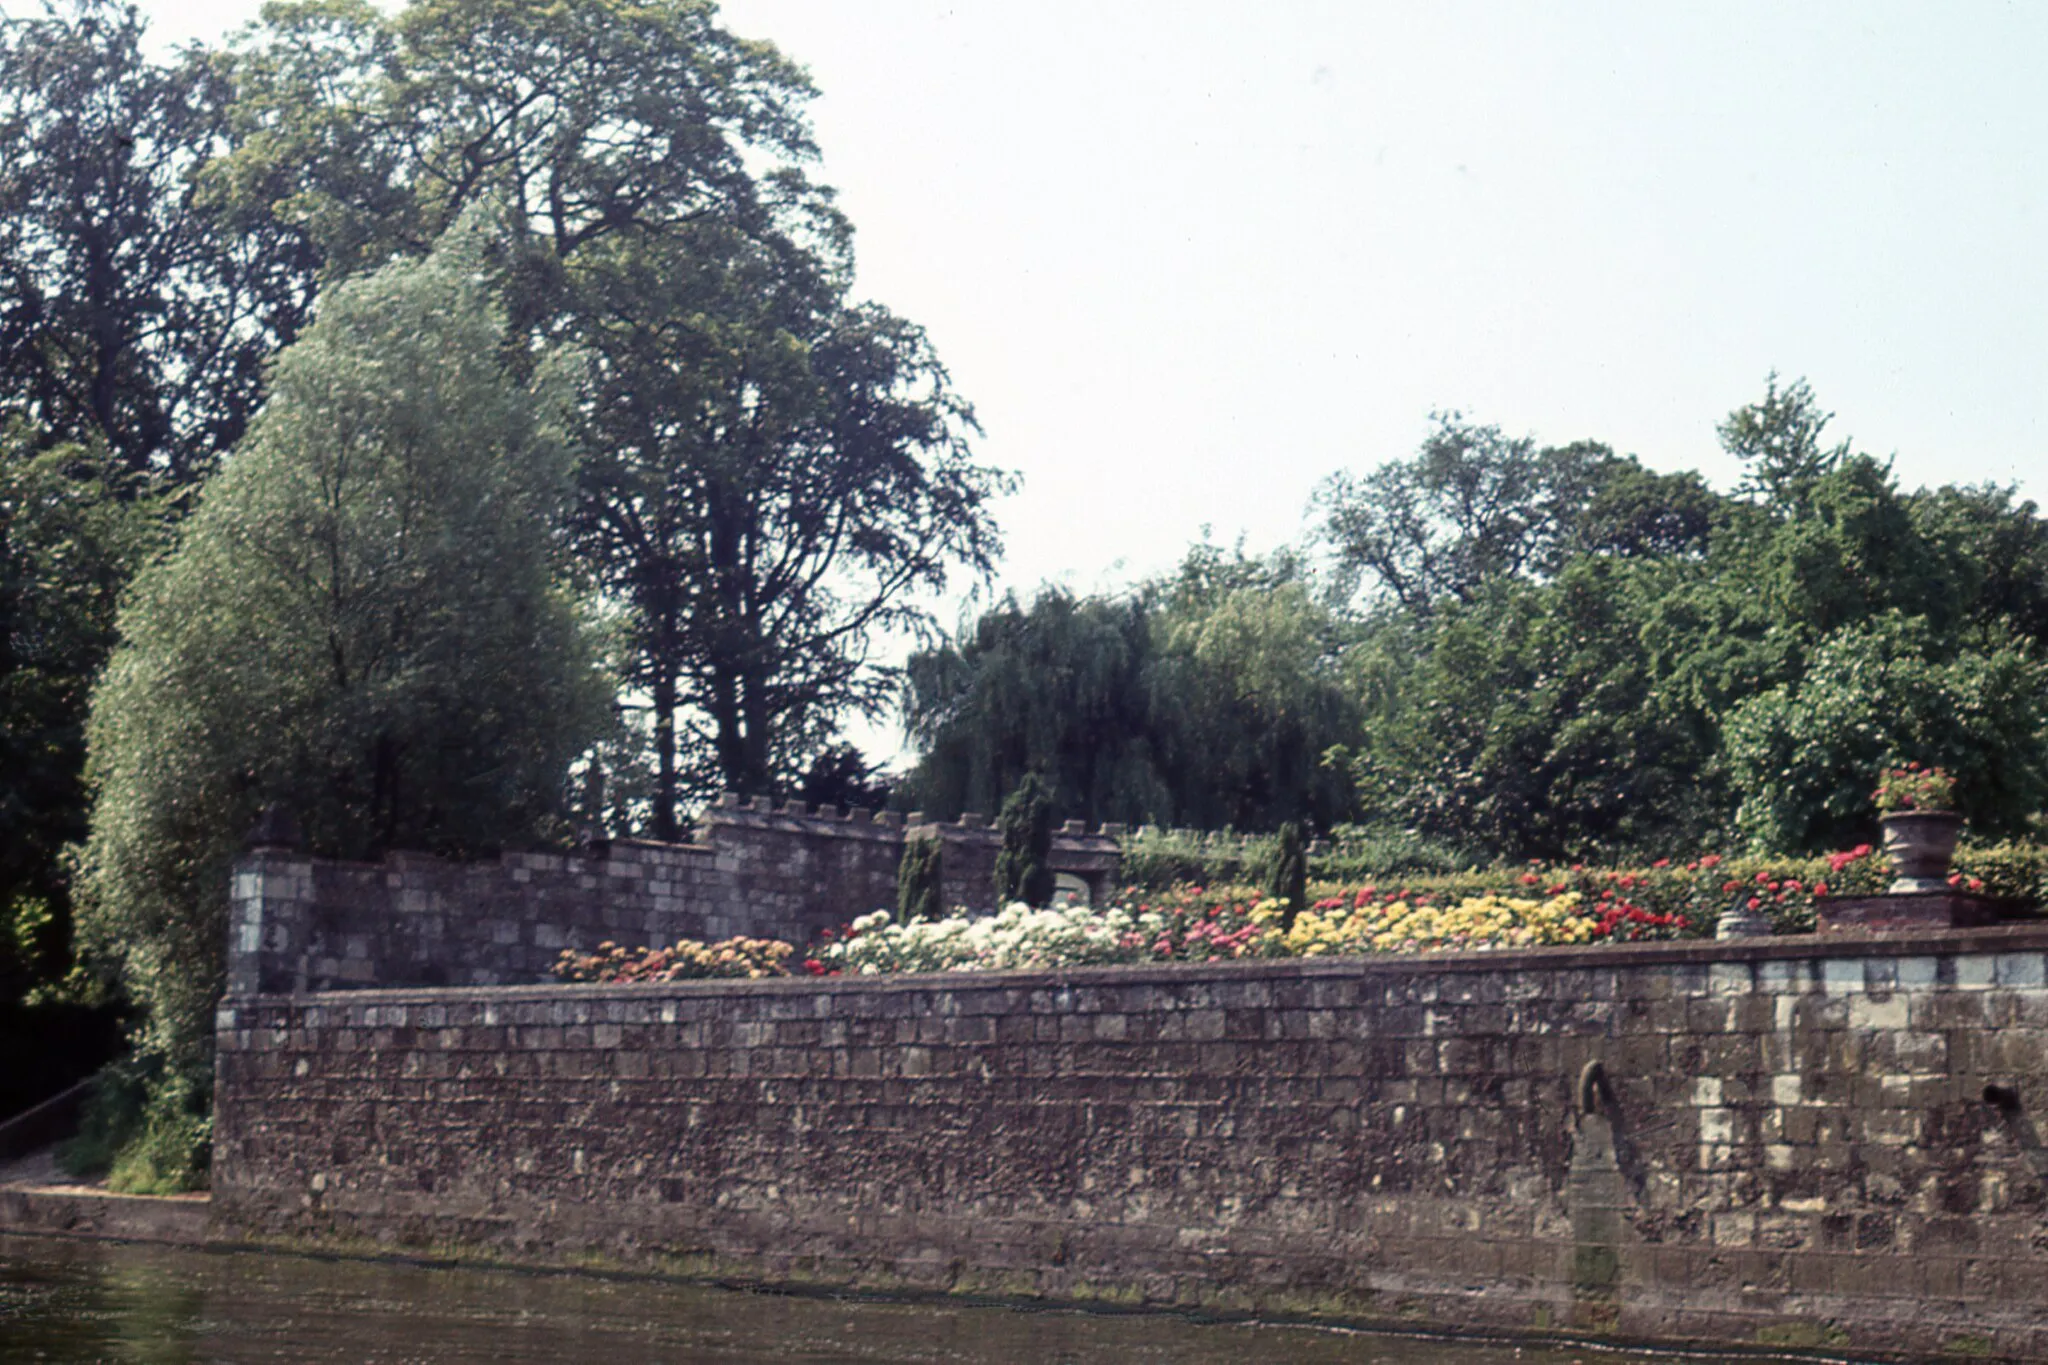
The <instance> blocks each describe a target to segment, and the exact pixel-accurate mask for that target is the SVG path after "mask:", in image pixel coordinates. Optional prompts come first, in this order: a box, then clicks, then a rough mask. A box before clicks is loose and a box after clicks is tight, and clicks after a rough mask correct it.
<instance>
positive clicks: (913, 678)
mask: <svg viewBox="0 0 2048 1365" xmlns="http://www.w3.org/2000/svg"><path fill="white" fill-rule="evenodd" d="M1151 631H1152V624H1151V619H1150V616H1149V614H1148V612H1147V611H1146V609H1145V607H1144V606H1143V605H1142V604H1140V603H1139V602H1137V601H1134V600H1131V599H1130V598H1098V597H1089V598H1076V597H1074V596H1073V594H1071V593H1069V592H1066V591H1064V590H1063V589H1059V588H1047V589H1045V590H1043V591H1041V592H1040V593H1039V595H1038V596H1037V597H1036V598H1035V599H1033V601H1032V602H1031V603H1030V605H1028V606H1026V605H1024V604H1022V603H1019V602H1018V601H1017V600H1016V599H1015V598H1014V597H1012V598H1008V599H1005V600H1004V601H1002V602H1000V603H998V604H997V605H996V606H994V607H992V608H990V609H989V610H987V611H985V612H983V613H982V614H981V615H980V616H978V617H977V618H975V619H974V620H973V621H972V622H971V623H969V624H967V625H966V626H964V627H963V628H962V629H961V630H960V631H959V633H958V635H957V636H956V637H955V638H953V639H951V640H947V641H942V642H940V643H938V644H936V645H934V646H933V647H932V648H930V649H926V650H922V651H919V652H918V653H916V654H913V655H912V656H911V658H910V661H909V664H908V667H907V673H906V677H905V684H904V713H905V718H906V721H907V723H908V729H909V731H910V735H911V739H912V742H913V743H915V744H916V745H917V746H918V748H919V750H920V752H921V757H920V759H919V761H918V764H917V766H916V768H915V769H914V770H913V771H912V773H911V775H910V777H909V779H908V780H907V783H906V788H905V791H906V796H907V799H909V800H911V801H912V802H913V803H914V804H916V805H918V806H921V807H922V808H923V809H924V810H926V811H928V812H930V813H932V814H934V815H938V816H941V817H944V818H947V819H951V818H952V817H954V816H956V815H958V814H960V813H961V812H962V811H964V810H978V811H983V812H987V811H993V810H995V809H996V806H997V804H998V803H1000V802H1001V801H1002V800H1003V798H1004V796H1005V795H1006V794H1007V793H1008V792H1009V791H1010V790H1011V789H1013V788H1014V787H1015V786H1016V785H1017V783H1019V782H1020V781H1022V780H1023V778H1024V775H1025V774H1026V773H1029V772H1033V771H1036V772H1040V773H1042V774H1044V777H1045V780H1046V782H1047V785H1048V786H1050V787H1051V788H1052V798H1053V807H1054V809H1055V810H1056V811H1058V812H1060V813H1061V814H1062V815H1063V816H1067V817H1072V818H1077V819H1086V820H1089V821H1091V822H1100V821H1105V820H1117V821H1123V822H1125V823H1127V824H1138V823H1141V822H1143V821H1146V820H1156V819H1167V818H1170V816H1171V812H1172V809H1173V805H1172V797H1171V793H1170V791H1169V789H1168V787H1167V785H1166V780H1165V776H1164V772H1163V770H1162V767H1161V760H1162V755H1161V753H1160V737H1159V736H1158V735H1157V734H1156V733H1155V732H1154V730H1153V728H1152V722H1151V716H1152V704H1151V700H1150V698H1149V696H1148V692H1147V689H1148V685H1149V684H1148V678H1149V670H1150V667H1151V663H1152V646H1151Z"/></svg>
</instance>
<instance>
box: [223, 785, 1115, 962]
mask: <svg viewBox="0 0 2048 1365" xmlns="http://www.w3.org/2000/svg"><path fill="white" fill-rule="evenodd" d="M1120 832H1121V831H1120V828H1119V827H1116V826H1105V827H1104V829H1103V830H1102V831H1100V832H1098V833H1093V834H1091V833H1089V832H1087V830H1086V829H1085V828H1084V827H1082V826H1081V825H1080V824H1079V823H1078V822H1073V823H1069V824H1068V825H1067V826H1066V827H1065V828H1064V829H1063V830H1062V831H1061V832H1060V833H1059V834H1058V835H1057V836H1056V837H1055V839H1054V841H1053V853H1052V864H1053V866H1054V868H1055V869H1057V870H1059V871H1062V872H1066V873H1069V874H1071V875H1074V876H1078V877H1081V878H1082V879H1083V880H1084V881H1086V882H1087V883H1088V884H1089V886H1090V887H1091V890H1092V891H1093V893H1094V894H1095V895H1096V896H1097V897H1100V896H1102V895H1105V894H1107V893H1108V891H1109V890H1110V887H1111V885H1112V884H1113V881H1114V878H1115V871H1116V865H1117V841H1116V835H1117V834H1118V833H1120ZM906 837H911V838H934V839H938V840H940V841H941V843H942V845H943V847H944V852H943V854H942V859H941V865H942V870H943V873H944V878H945V887H946V894H947V897H948V901H949V903H951V904H954V905H965V906H968V907H970V908H974V909H979V910H988V909H992V908H993V905H992V902H993V899H994V892H993V883H992V873H993V869H994V866H995V852H996V848H997V847H998V845H999V844H1000V839H999V838H998V836H997V835H996V833H995V832H994V831H993V830H991V829H989V828H988V825H987V822H986V820H984V819H983V818H982V817H980V816H972V815H970V816H963V817H962V818H961V820H959V821H958V822H953V823H947V824H936V823H930V822H926V821H924V820H923V819H922V818H921V817H918V816H915V815H913V816H912V817H911V821H910V823H909V824H908V825H906V824H905V823H904V821H903V817H901V816H900V815H897V814H894V813H891V812H883V813H880V814H873V813H870V812H868V811H851V812H843V813H842V812H840V811H838V810H837V809H835V808H832V807H823V808H820V809H816V810H812V809H808V808H804V807H795V806H784V807H780V808H777V807H775V806H773V805H772V804H770V803H769V802H767V801H765V800H759V801H755V802H753V803H751V804H744V805H743V804H741V803H740V801H739V800H738V798H736V797H727V798H724V799H723V800H721V801H720V802H719V803H718V804H717V805H715V806H713V807H711V808H710V809H709V810H707V811H706V812H705V814H704V818H703V820H702V822H701V823H700V824H699V826H698V829H697V837H696V840H695V841H694V842H692V843H688V844H660V843H652V842H648V841H644V840H635V839H618V840H612V841H609V842H604V843H600V844H597V845H594V846H592V847H591V848H590V849H588V850H586V851H581V852H575V853H539V852H508V853H505V854H503V855H501V856H500V857H498V858H496V859H493V860H488V861H483V862H474V863H461V862H452V861H449V860H447V859H442V858H436V857H431V856H429V855H426V854H416V853H394V854H391V855H388V856H387V857H386V858H384V859H383V860H382V861H381V862H376V863H345V862H336V861H332V860H328V859H320V858H312V857H308V856H306V855H304V854H301V853H299V852H297V851H295V850H292V849H289V848H280V847H275V846H270V847H258V848H255V849H252V850H251V851H250V852H249V853H248V854H246V855H245V856H244V858H243V859H242V861H241V862H240V863H239V864H238V865H237V867H236V870H235V875H234V880H233V884H232V887H231V902H230V926H231V927H230V944H229V962H228V974H229V989H230V991H231V992H233V993H236V994H244V995H247V994H255V993H258V992H263V991H292V990H298V991H306V990H323V989H332V988H337V987H354V988H362V987H368V986H373V985H379V986H485V985H499V984H511V983H519V982H532V981H542V980H546V979H548V978H549V969H550V968H551V966H552V965H553V963H554V962H555V960H556V958H557V957H558V956H559V955H560V954H561V952H562V950H563V949H565V948H575V949H579V950H589V949H593V948H595V947H597V946H598V945H599V944H600V943H603V942H605V941H607V940H609V941H611V942H615V943H620V944H625V945H629V946H635V947H637V946H643V945H645V946H657V945H664V944H669V943H673V942H675V941H676V940H677V939H679V938H697V939H709V940H716V939H722V938H730V937H733V936H736V935H741V936H746V937H751V938H779V939H784V940H786V941H788V942H791V943H795V944H798V945H802V944H805V943H808V942H811V941H812V940H814V939H815V938H816V937H817V936H818V934H819V932H820V931H822V930H824V929H827V928H830V927H832V926H834V925H839V924H844V923H845V922H847V921H848V920H851V919H853V918H854V917H855V916H857V915H863V914H866V913H867V912H869V911H870V910H876V909H881V908H884V907H890V906H893V905H894V904H895V901H896V868H897V863H898V861H899V860H900V859H901V857H902V852H903V842H904V840H905V838H906Z"/></svg>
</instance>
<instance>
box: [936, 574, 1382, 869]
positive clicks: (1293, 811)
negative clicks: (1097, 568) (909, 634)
mask: <svg viewBox="0 0 2048 1365" xmlns="http://www.w3.org/2000/svg"><path fill="white" fill-rule="evenodd" d="M1301 575H1302V568H1301V565H1300V563H1299V561H1297V560H1296V559H1295V558H1294V557H1292V556H1290V555H1285V554H1282V555H1277V556H1273V557H1271V558H1266V559H1260V558H1251V557H1246V556H1244V555H1243V554H1242V553H1236V554H1233V553H1231V552H1228V551H1223V550H1219V549H1218V547H1216V546H1213V545H1208V544H1203V545H1197V546H1195V547H1193V548H1192V549H1191V550H1190V551H1189V553H1188V556H1187V558H1186V560H1185V562H1184V563H1183V564H1182V566H1181V569H1180V571H1179V572H1178V573H1176V574H1175V575H1173V576H1171V577H1169V578H1166V579H1163V580H1160V581H1157V582H1152V583H1146V584H1141V585H1139V586H1138V587H1137V588H1135V589H1134V590H1132V591H1131V592H1129V593H1127V594H1122V595H1118V596H1114V597H1089V598H1081V599H1076V598H1075V597H1073V596H1072V595H1071V594H1069V593H1067V592H1064V591H1062V590H1059V589H1050V588H1049V589H1046V590H1045V591H1043V592H1041V593H1040V594H1039V596H1038V597H1037V598H1036V599H1035V600H1034V601H1033V602H1032V603H1031V605H1030V606H1029V607H1024V606H1021V605H1020V604H1018V603H1017V602H1016V601H1015V600H1014V599H1012V600H1009V601H1006V602H1004V603H1002V604H1001V605H999V606H997V607H995V608H993V609H992V610H990V611H988V612H985V613H983V614H982V615H981V616H980V617H979V618H978V619H977V620H976V621H974V622H973V623H972V624H971V625H970V626H968V627H967V628H965V629H963V630H962V632H961V633H960V636H959V637H958V638H957V639H956V640H954V641H951V642H948V643H945V644H942V645H940V646H939V647H937V648H935V649H931V650H927V651H923V652H921V653H919V654H917V655H914V656H913V657H912V658H911V661H910V665H909V685H908V688H907V690H906V711H907V713H908V717H909V721H910V729H911V734H912V737H913V739H914V740H915V741H916V742H917V743H918V744H919V746H920V748H921V750H922V755H921V757H920V760H919V762H918V765H917V767H916V769H915V770H914V771H913V772H912V774H911V775H910V777H909V778H908V779H907V791H908V794H909V795H908V799H911V800H913V801H915V802H916V803H917V804H919V805H921V806H922V807H923V808H924V809H926V810H928V811H931V812H934V813H937V814H943V815H948V816H950V815H952V814H955V813H957V812H958V811H960V810H961V809H963V808H965V809H983V810H986V809H988V808H989V804H990V803H992V802H993V801H996V800H999V799H1001V797H1002V796H1003V795H1004V793H1005V792H1007V791H1008V790H1009V789H1010V788H1011V787H1013V786H1014V785H1016V784H1017V783H1018V782H1020V781H1021V780H1022V779H1023V777H1024V775H1025V774H1027V773H1031V772H1037V773H1040V774H1042V775H1043V779H1044V781H1045V782H1046V783H1047V785H1048V787H1049V788H1050V790H1051V793H1052V799H1053V806H1054V809H1055V811H1056V813H1058V814H1060V815H1062V816H1064V817H1069V818H1083V819H1087V820H1090V821H1100V820H1118V821H1123V822H1126V823H1138V822H1141V821H1149V822H1156V823H1193V824H1206V825H1212V826H1220V825H1226V824H1228V825H1235V826H1236V827H1238V828H1241V829H1271V828H1273V827H1274V826H1275V825H1277V824H1278V823H1279V822H1280V821H1282V820H1288V819H1296V820H1302V821H1306V822H1312V823H1315V824H1318V825H1323V826H1325V827H1327V826H1328V825H1329V824H1332V823H1335V822H1336V821H1339V820H1343V819H1346V818H1348V817H1349V815H1350V813H1351V805H1352V803H1351V784H1350V780H1349V777H1348V775H1347V774H1346V772H1345V771H1344V769H1343V767H1342V766H1341V765H1339V764H1331V763H1327V762H1325V761H1324V759H1325V755H1326V754H1328V752H1329V751H1330V750H1331V749H1332V748H1333V747H1335V746H1338V745H1341V744H1345V743H1348V742H1349V741H1350V740H1351V739H1352V738H1353V737H1354V732H1355V726H1356V705H1355V703H1354V702H1353V701H1352V699H1351V697H1350V696H1349V695H1348V693H1347V684H1346V681H1345V678H1344V674H1343V667H1342V664H1343V654H1344V650H1345V646H1346V643H1347V639H1348V637H1347V634H1346V632H1345V629H1344V627H1343V623H1342V622H1341V621H1340V620H1339V619H1338V618H1337V617H1336V615H1335V613H1334V612H1333V611H1332V610H1331V609H1330V608H1329V606H1328V605H1327V604H1326V603H1325V602H1324V601H1323V600H1322V599H1321V598H1320V596H1319V595H1318V594H1317V593H1315V592H1313V591H1312V590H1311V588H1310V585H1309V584H1308V583H1307V582H1306V581H1305V580H1304V579H1303V578H1302V576H1301Z"/></svg>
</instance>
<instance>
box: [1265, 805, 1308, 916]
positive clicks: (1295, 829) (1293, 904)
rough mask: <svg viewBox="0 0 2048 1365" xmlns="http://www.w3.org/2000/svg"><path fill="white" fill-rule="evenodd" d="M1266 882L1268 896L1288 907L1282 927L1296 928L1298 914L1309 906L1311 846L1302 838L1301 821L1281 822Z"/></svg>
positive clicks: (1282, 914) (1285, 909)
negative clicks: (1309, 851)
mask: <svg viewBox="0 0 2048 1365" xmlns="http://www.w3.org/2000/svg"><path fill="white" fill-rule="evenodd" d="M1265 883H1266V886H1265V891H1266V895H1267V897H1268V898H1269V899H1271V900H1276V901H1279V902H1280V903H1281V904H1282V906H1284V907H1285V908H1284V909H1282V910H1281V912H1280V922H1281V926H1282V928H1283V929H1292V928H1293V927H1294V920H1295V917H1296V916H1297V915H1299V914H1300V913H1301V912H1302V911H1303V910H1306V909H1307V908H1308V845H1307V844H1306V843H1305V842H1304V841H1303V839H1302V837H1301V825H1300V823H1299V822H1297V821H1294V820H1288V821H1284V822H1283V823H1282V824H1281V826H1280V833H1279V836H1278V837H1277V838H1276V839H1275V840H1274V841H1273V856H1272V860H1271V861H1270V862H1269V863H1268V864H1267V865H1266V876H1265Z"/></svg>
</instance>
